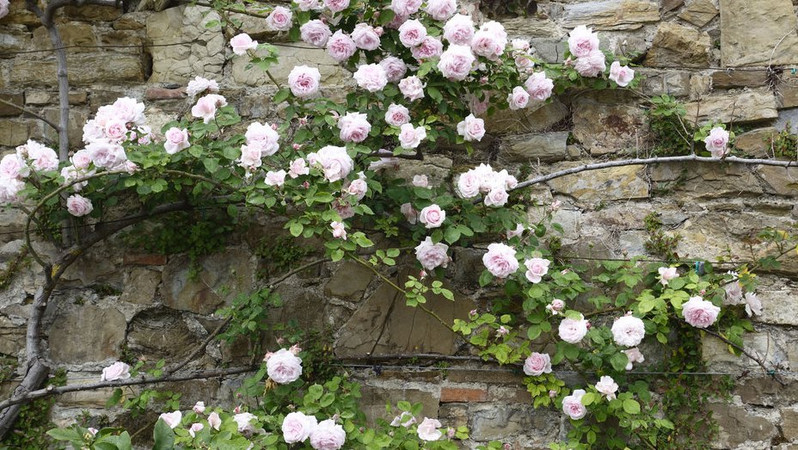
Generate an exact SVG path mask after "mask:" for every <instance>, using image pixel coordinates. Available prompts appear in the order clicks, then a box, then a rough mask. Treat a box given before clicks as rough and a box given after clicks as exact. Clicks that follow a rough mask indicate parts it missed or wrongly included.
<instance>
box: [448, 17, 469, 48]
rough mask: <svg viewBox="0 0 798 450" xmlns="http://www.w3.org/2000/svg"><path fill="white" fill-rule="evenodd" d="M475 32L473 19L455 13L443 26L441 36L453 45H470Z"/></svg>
mask: <svg viewBox="0 0 798 450" xmlns="http://www.w3.org/2000/svg"><path fill="white" fill-rule="evenodd" d="M475 32H476V30H475V29H474V21H473V19H471V16H466V15H463V14H455V15H454V16H452V18H451V19H449V20H448V21H447V22H446V25H444V26H443V38H444V39H446V40H447V41H449V43H450V44H453V45H468V46H471V39H472V38H473V37H474V33H475Z"/></svg>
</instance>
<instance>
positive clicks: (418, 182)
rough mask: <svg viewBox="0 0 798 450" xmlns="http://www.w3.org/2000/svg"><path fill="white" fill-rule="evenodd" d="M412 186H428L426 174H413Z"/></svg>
mask: <svg viewBox="0 0 798 450" xmlns="http://www.w3.org/2000/svg"><path fill="white" fill-rule="evenodd" d="M413 186H415V187H420V188H428V187H430V186H429V178H427V176H426V175H424V174H421V175H414V176H413Z"/></svg>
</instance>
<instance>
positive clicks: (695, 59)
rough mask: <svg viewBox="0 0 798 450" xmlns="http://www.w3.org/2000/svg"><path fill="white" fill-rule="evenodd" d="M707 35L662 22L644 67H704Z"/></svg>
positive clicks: (708, 41) (709, 45)
mask: <svg viewBox="0 0 798 450" xmlns="http://www.w3.org/2000/svg"><path fill="white" fill-rule="evenodd" d="M710 47H711V42H710V39H709V35H708V34H707V33H705V32H700V31H698V30H696V29H694V28H690V27H686V26H683V25H678V24H675V23H673V22H662V23H660V25H659V27H658V28H657V33H656V34H655V35H654V42H653V43H652V44H651V50H649V51H648V54H647V55H646V60H645V65H646V66H650V67H697V68H701V67H706V66H708V65H709V50H710Z"/></svg>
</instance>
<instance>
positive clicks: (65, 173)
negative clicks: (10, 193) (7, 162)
mask: <svg viewBox="0 0 798 450" xmlns="http://www.w3.org/2000/svg"><path fill="white" fill-rule="evenodd" d="M86 175H89V173H87V172H85V171H82V170H79V169H77V168H76V167H75V166H64V167H63V168H62V169H61V177H62V178H63V179H64V183H63V184H62V186H67V185H69V184H70V183H72V182H73V181H75V180H77V179H79V178H81V177H84V176H86ZM0 176H2V175H0ZM88 184H89V182H88V181H82V182H80V183H74V184H72V190H73V191H75V192H80V191H81V190H83V188H84V187H86V186H88Z"/></svg>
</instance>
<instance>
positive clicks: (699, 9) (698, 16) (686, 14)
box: [678, 0, 718, 28]
mask: <svg viewBox="0 0 798 450" xmlns="http://www.w3.org/2000/svg"><path fill="white" fill-rule="evenodd" d="M717 15H718V8H717V7H716V6H715V4H714V3H713V2H712V0H692V1H691V2H690V3H688V4H687V5H686V6H685V7H684V9H682V12H680V13H679V16H678V17H679V18H680V19H682V20H684V21H685V22H690V23H691V24H693V25H695V26H697V27H698V28H702V27H704V26H706V25H707V24H708V23H709V22H711V21H712V19H714V18H715V17H716V16H717Z"/></svg>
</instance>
